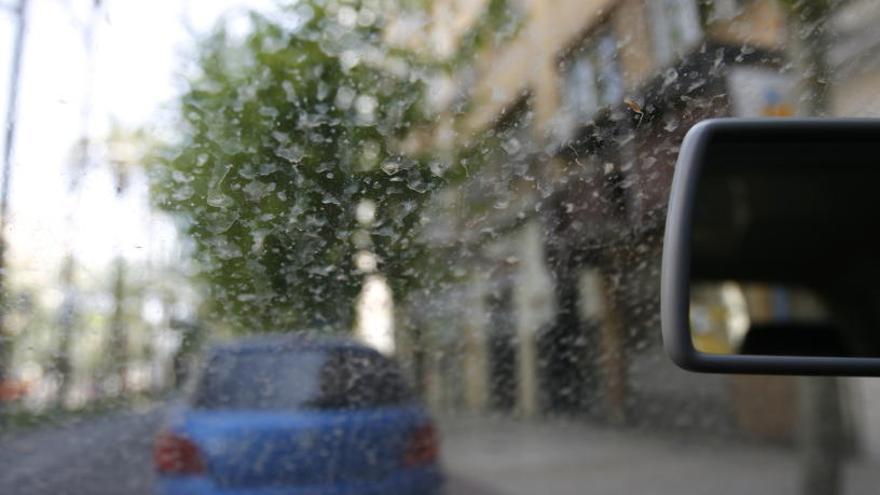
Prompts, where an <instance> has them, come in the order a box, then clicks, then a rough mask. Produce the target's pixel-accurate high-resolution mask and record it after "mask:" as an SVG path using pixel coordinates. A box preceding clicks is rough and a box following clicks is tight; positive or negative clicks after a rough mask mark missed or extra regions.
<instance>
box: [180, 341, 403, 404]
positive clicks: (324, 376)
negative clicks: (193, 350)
mask: <svg viewBox="0 0 880 495" xmlns="http://www.w3.org/2000/svg"><path fill="white" fill-rule="evenodd" d="M409 398H410V397H409V392H408V390H407V387H406V384H405V383H404V382H403V377H402V376H401V375H400V373H399V372H398V370H397V369H396V367H395V366H394V365H393V363H391V362H390V361H388V360H386V359H383V358H381V357H380V356H375V355H370V354H366V353H363V352H351V351H344V350H327V351H283V350H282V351H277V350H272V349H267V350H264V351H239V352H235V351H227V352H218V353H216V354H215V355H213V356H212V357H211V358H210V359H209V360H208V362H207V363H206V364H205V366H204V368H203V370H202V372H201V375H200V376H199V378H198V383H197V385H196V387H195V392H194V393H193V396H192V399H191V401H192V404H193V406H195V407H197V408H201V409H221V410H222V409H229V410H297V409H323V410H331V409H355V408H364V409H367V408H376V407H387V406H394V405H401V404H404V403H405V402H407V401H408V400H409Z"/></svg>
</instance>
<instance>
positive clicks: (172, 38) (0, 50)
mask: <svg viewBox="0 0 880 495" xmlns="http://www.w3.org/2000/svg"><path fill="white" fill-rule="evenodd" d="M16 1H17V0H0V5H11V4H13V3H14V2H16ZM91 4H92V0H30V1H29V7H28V15H27V19H28V24H27V28H28V29H27V32H26V38H25V51H24V57H23V67H22V73H21V79H20V92H19V103H18V112H17V116H18V118H17V121H16V139H15V141H14V148H13V165H12V166H13V169H12V177H11V181H10V185H11V197H10V202H11V206H10V224H9V225H8V230H7V233H6V235H7V239H8V242H9V245H10V250H11V269H12V271H13V273H12V277H13V279H14V280H19V281H31V282H36V283H39V282H43V283H45V282H48V281H50V280H52V279H53V278H55V277H57V267H58V262H59V260H60V259H61V258H62V256H63V255H64V253H65V252H67V246H71V247H72V249H73V251H74V253H75V256H76V258H77V259H78V261H79V262H80V263H81V264H82V266H83V267H84V268H87V269H92V270H101V268H102V267H105V266H107V265H108V264H109V263H110V262H111V261H112V259H113V258H114V257H115V256H116V255H117V254H118V253H121V254H122V255H124V256H125V257H126V258H128V259H131V260H144V259H147V258H155V257H157V256H159V257H161V256H168V255H169V253H173V252H174V250H175V249H177V243H176V241H175V233H174V228H173V226H172V225H171V224H170V223H169V221H168V220H167V219H165V218H163V217H162V216H161V215H159V214H157V213H155V212H151V211H150V209H149V204H148V195H147V187H146V181H145V180H144V178H143V177H142V176H136V177H135V178H134V180H133V181H132V184H131V186H130V187H129V188H128V189H127V190H126V192H125V193H124V194H122V195H117V194H116V192H115V187H114V180H113V177H112V176H111V174H110V173H109V172H108V170H107V169H106V168H105V167H103V166H100V165H98V166H94V167H91V168H89V169H88V171H87V172H86V173H84V174H83V173H77V172H75V171H74V168H73V166H72V162H73V160H71V156H72V150H73V149H74V146H75V143H76V142H77V140H78V139H79V137H80V136H81V135H82V133H83V128H84V127H86V126H84V125H83V121H84V118H83V108H84V102H85V100H86V99H90V100H91V103H92V107H91V108H92V110H91V112H90V114H89V118H88V119H87V121H88V125H87V127H88V131H87V132H88V135H89V136H90V137H91V139H93V140H100V139H101V138H102V137H104V136H106V135H107V133H108V131H109V129H110V126H111V123H112V122H116V123H117V124H118V125H120V126H122V127H123V128H125V129H137V128H140V127H144V126H147V127H152V128H156V129H158V130H160V131H165V132H167V131H169V130H170V129H169V128H168V125H167V123H163V122H164V121H163V119H162V114H163V111H164V112H165V113H167V112H168V109H170V108H172V106H171V105H172V103H173V99H174V96H175V95H176V94H177V93H178V91H179V90H180V89H181V87H182V79H181V77H180V73H181V70H182V68H183V67H184V62H185V59H186V55H187V54H188V53H192V46H193V43H192V39H193V34H196V35H198V34H203V33H205V32H207V31H208V30H209V29H210V28H211V27H212V26H214V25H215V23H216V22H218V20H219V18H220V17H221V16H222V15H225V14H228V15H231V16H233V17H234V12H241V11H242V8H243V7H244V6H246V5H247V6H253V7H256V8H258V9H260V10H266V9H268V8H269V5H270V2H269V0H262V1H260V0H256V1H250V2H245V1H242V0H190V1H183V0H150V1H149V2H132V1H130V0H104V3H103V7H102V12H101V14H100V17H99V18H98V19H97V22H95V23H94V26H95V28H94V42H95V45H94V46H95V52H94V53H95V56H94V58H93V60H94V78H93V84H92V86H91V87H92V88H93V89H92V91H91V96H90V97H89V96H87V95H88V92H87V91H86V88H87V87H88V83H87V79H88V77H87V74H88V72H89V71H88V69H87V67H88V64H87V57H86V54H87V49H86V46H87V44H86V42H85V34H84V33H85V32H86V25H87V24H88V20H89V16H90V9H91ZM14 26H15V24H14V17H13V15H12V14H11V12H10V11H9V10H8V9H2V10H0V97H2V99H0V111H2V114H0V115H3V116H4V117H5V115H6V107H7V98H8V96H7V95H8V87H9V74H10V67H11V66H10V61H11V53H12V43H13V33H14ZM2 139H3V137H2V136H0V143H2ZM74 178H77V180H78V182H79V184H80V185H79V187H78V188H77V189H76V191H73V190H72V188H71V187H70V184H71V182H72V179H74Z"/></svg>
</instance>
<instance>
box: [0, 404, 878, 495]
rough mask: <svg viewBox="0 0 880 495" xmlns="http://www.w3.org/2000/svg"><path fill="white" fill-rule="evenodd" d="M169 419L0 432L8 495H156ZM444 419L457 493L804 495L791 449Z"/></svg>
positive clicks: (858, 473)
mask: <svg viewBox="0 0 880 495" xmlns="http://www.w3.org/2000/svg"><path fill="white" fill-rule="evenodd" d="M161 414H162V411H161V409H160V408H159V407H158V406H154V407H150V408H144V409H141V410H135V411H125V412H120V413H115V414H111V415H108V416H105V417H101V418H90V419H86V420H81V421H79V422H75V423H71V424H66V425H63V426H51V427H45V428H42V429H31V430H26V431H20V432H13V433H7V434H5V435H4V436H0V494H3V495H17V494H28V495H31V494H33V495H42V494H46V495H48V494H53V495H79V494H82V495H104V494H108V495H109V494H114V495H115V494H132V495H140V494H143V495H146V494H149V493H150V492H151V486H152V480H153V478H152V472H151V467H152V461H151V454H150V444H151V441H152V437H153V434H154V432H155V429H156V427H157V425H158V424H159V422H160V421H161ZM439 423H440V430H441V433H442V438H443V452H444V456H443V457H444V466H445V468H446V470H447V472H448V474H449V485H448V488H449V490H448V491H449V495H526V494H528V495H543V494H547V495H553V494H559V495H568V494H579V495H580V494H609V495H615V494H621V495H624V494H625V495H631V494H636V493H637V494H640V495H650V494H658V495H661V494H663V495H668V494H676V495H680V494H711V495H725V494H742V493H749V494H762V493H767V494H797V492H798V491H797V475H798V464H797V457H796V455H795V454H794V453H793V452H792V451H791V450H790V449H785V448H781V447H767V446H759V445H749V444H743V443H739V442H733V443H732V442H730V441H725V440H723V439H718V438H716V439H711V440H707V439H706V438H704V437H695V436H693V435H682V434H677V435H673V434H662V433H648V432H645V431H634V430H615V429H608V428H600V427H597V426H591V425H588V424H584V423H578V422H564V421H542V422H538V421H533V422H528V421H517V420H512V419H504V418H461V417H457V418H446V419H444V420H441V421H440V422H439ZM877 467H878V465H877V464H873V463H869V462H867V461H859V462H851V463H850V464H849V465H848V467H847V470H846V489H845V493H846V494H868V493H876V492H877V488H876V487H877V486H880V469H877ZM389 495H391V494H389Z"/></svg>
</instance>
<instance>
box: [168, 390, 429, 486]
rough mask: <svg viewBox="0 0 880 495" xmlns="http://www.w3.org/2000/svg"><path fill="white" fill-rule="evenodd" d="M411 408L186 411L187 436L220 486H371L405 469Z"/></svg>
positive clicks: (415, 415) (415, 416)
mask: <svg viewBox="0 0 880 495" xmlns="http://www.w3.org/2000/svg"><path fill="white" fill-rule="evenodd" d="M425 421H427V418H425V417H424V415H423V413H420V412H419V411H418V410H416V409H412V408H406V407H403V408H383V409H372V410H357V411H315V412H280V411H272V412H241V411H229V412H224V411H210V412H202V411H198V410H195V411H191V412H190V413H189V414H188V417H187V418H186V427H185V429H186V430H187V433H188V434H189V435H190V436H191V437H192V439H193V440H194V441H195V442H196V444H197V445H198V446H199V450H200V451H201V453H202V455H203V456H204V461H205V464H206V466H207V471H208V475H209V476H210V477H211V478H212V479H213V480H214V481H215V482H216V483H217V484H218V485H221V486H265V485H300V486H302V485H316V484H326V483H333V482H340V481H358V480H375V479H381V478H383V477H386V476H388V475H389V473H391V472H392V471H393V470H395V469H399V468H400V467H401V466H402V463H403V459H404V455H405V452H406V449H407V447H408V444H409V441H410V435H411V433H412V432H413V431H414V430H415V428H417V427H418V426H419V425H421V424H423V423H424V422H425Z"/></svg>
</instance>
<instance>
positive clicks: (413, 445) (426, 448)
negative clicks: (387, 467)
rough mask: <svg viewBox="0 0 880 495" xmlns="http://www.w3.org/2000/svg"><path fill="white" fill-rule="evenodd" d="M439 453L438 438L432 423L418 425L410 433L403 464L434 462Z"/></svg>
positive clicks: (413, 464) (420, 464) (410, 465)
mask: <svg viewBox="0 0 880 495" xmlns="http://www.w3.org/2000/svg"><path fill="white" fill-rule="evenodd" d="M439 455H440V439H439V438H438V436H437V431H436V430H435V429H434V425H432V424H425V425H422V426H419V427H418V428H416V429H415V430H413V432H412V433H411V434H410V437H409V443H408V444H407V447H406V452H405V453H404V454H403V464H404V465H405V466H407V467H415V466H422V465H425V464H430V463H432V462H436V461H437V458H438V457H439Z"/></svg>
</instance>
